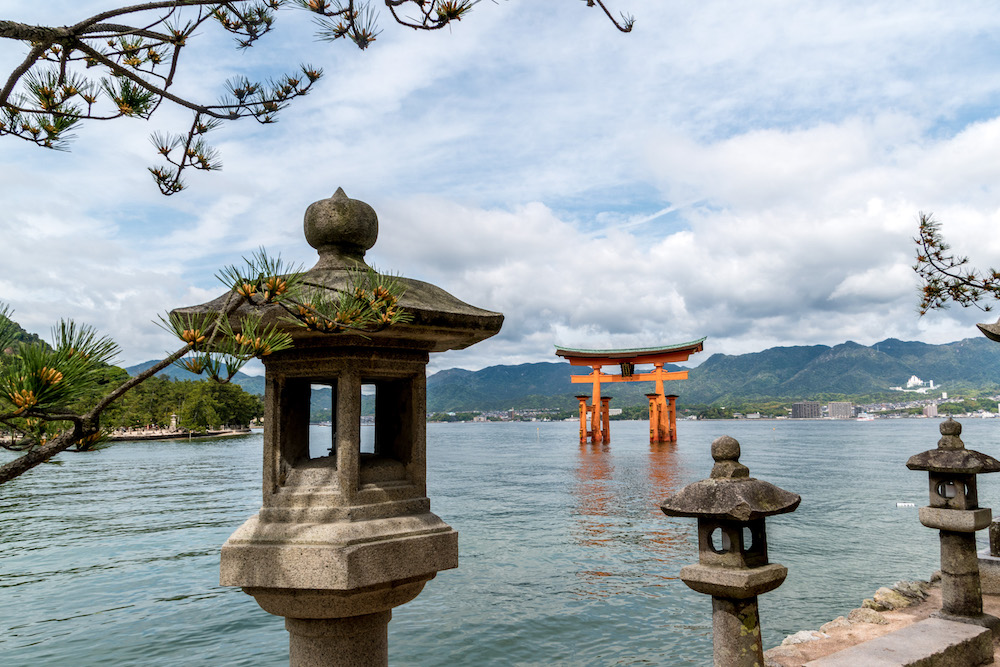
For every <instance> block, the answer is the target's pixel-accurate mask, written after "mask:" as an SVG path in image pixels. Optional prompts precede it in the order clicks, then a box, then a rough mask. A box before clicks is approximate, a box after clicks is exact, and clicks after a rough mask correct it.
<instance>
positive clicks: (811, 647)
mask: <svg viewBox="0 0 1000 667" xmlns="http://www.w3.org/2000/svg"><path fill="white" fill-rule="evenodd" d="M940 608H941V590H940V588H938V586H937V584H935V585H934V586H933V587H932V588H931V589H930V591H929V593H928V596H927V598H926V599H925V600H923V601H922V602H918V603H916V604H913V605H911V606H909V607H904V608H902V609H894V610H890V611H882V612H875V611H873V610H870V609H868V610H865V612H871V613H872V614H876V616H871V615H870V614H855V617H856V619H855V620H854V621H853V622H849V621H847V619H843V620H842V621H840V620H838V621H834V622H832V623H827V624H826V625H824V626H823V629H822V632H819V631H813V632H810V631H803V632H799V633H796V634H795V635H792V636H791V637H790V638H787V639H786V640H785V641H786V642H789V641H795V640H796V639H805V638H806V637H807V636H808V635H814V636H818V635H826V636H821V637H820V638H818V639H812V640H808V641H802V642H801V643H789V644H785V645H783V646H776V647H774V648H772V649H769V650H768V651H765V652H764V657H765V664H766V665H767V667H802V665H804V664H805V663H807V662H809V661H810V660H816V659H817V658H822V657H825V656H827V655H830V654H831V653H836V652H837V651H841V650H843V649H845V648H849V647H851V646H854V645H856V644H860V643H861V642H866V641H868V640H869V639H875V638H876V637H881V636H882V635H886V634H888V633H890V632H895V631H896V630H899V629H901V628H904V627H906V626H908V625H910V624H912V623H916V622H917V621H922V620H924V619H926V618H928V617H929V616H930V615H931V613H933V612H935V611H937V610H938V609H940ZM983 611H984V612H986V613H987V614H992V615H994V616H998V617H1000V596H998V595H984V596H983ZM860 616H868V617H869V618H870V620H881V621H882V622H876V623H872V622H864V621H863V620H862V619H861V618H858V617H860ZM763 620H764V622H765V623H766V622H767V619H763ZM993 660H994V663H995V664H1000V644H998V643H997V642H996V641H994V649H993ZM859 667H860V666H859Z"/></svg>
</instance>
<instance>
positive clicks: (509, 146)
mask: <svg viewBox="0 0 1000 667" xmlns="http://www.w3.org/2000/svg"><path fill="white" fill-rule="evenodd" d="M616 3H617V5H616V8H620V9H622V10H627V11H631V12H633V13H635V14H636V16H637V18H638V21H639V22H638V23H637V27H636V31H635V32H634V33H633V34H632V35H628V36H625V35H621V34H618V33H617V32H616V31H614V30H613V29H612V28H611V26H609V25H608V24H607V23H606V21H605V20H603V18H602V17H601V15H600V14H599V13H598V12H597V11H594V10H589V9H587V8H586V6H585V5H584V3H580V2H570V1H569V0H561V1H560V2H548V3H538V2H535V1H534V0H510V1H509V2H503V3H499V4H498V5H493V4H491V3H481V4H480V5H479V6H477V8H476V11H475V12H474V13H473V15H472V16H470V17H469V18H468V19H467V20H463V21H462V22H461V24H459V25H457V26H455V27H454V28H453V29H452V30H451V31H450V32H442V33H439V34H423V33H413V32H411V31H408V30H400V29H396V28H394V26H392V25H390V24H389V23H388V21H387V17H384V20H383V25H384V28H385V30H384V32H383V33H382V35H380V36H379V39H378V41H377V42H376V43H375V45H373V46H372V48H371V49H370V50H369V51H367V52H364V53H362V52H357V51H355V50H352V49H351V48H350V47H348V46H347V45H344V44H335V45H329V44H323V43H314V42H312V41H311V39H310V35H311V33H312V28H311V26H310V25H309V24H308V21H307V20H305V19H306V17H305V14H304V13H302V12H288V13H283V15H281V16H280V17H279V23H278V26H277V28H276V31H275V33H274V34H272V35H270V36H268V37H267V38H265V40H264V41H263V42H262V43H261V45H260V46H258V47H255V48H254V49H251V50H250V51H248V52H246V53H243V54H239V53H237V52H236V51H235V50H233V49H232V48H231V45H230V43H229V41H228V40H229V38H228V37H227V36H225V35H222V34H220V33H218V32H217V31H215V32H213V31H212V30H210V29H208V28H206V29H205V30H204V31H203V32H204V37H203V38H201V41H198V42H197V43H196V47H195V48H193V49H192V50H191V52H190V54H192V55H193V57H192V58H189V59H188V60H186V61H185V62H184V65H185V67H187V68H189V69H187V70H185V77H184V82H183V83H182V84H181V85H182V86H183V88H181V90H187V91H191V92H192V93H196V94H197V95H198V96H207V98H208V99H214V97H215V95H217V93H218V92H219V90H220V85H221V83H222V81H223V80H224V79H225V78H226V77H227V76H229V75H230V74H231V73H232V70H233V68H234V67H240V68H245V70H246V71H248V72H249V73H250V74H255V73H260V74H266V73H274V72H277V71H283V70H286V69H291V68H294V67H295V66H296V64H297V63H298V62H299V61H306V62H312V63H314V64H316V65H318V66H322V67H324V68H325V69H326V71H327V76H326V77H325V78H324V80H323V81H321V82H320V84H318V86H317V88H316V90H315V92H314V93H312V94H310V95H309V96H308V97H306V98H304V99H302V100H299V101H297V102H296V103H294V104H293V105H292V106H291V107H290V108H289V109H287V110H286V111H285V112H284V113H283V115H282V116H281V121H280V122H279V123H278V124H276V125H274V126H268V127H258V126H256V125H253V124H252V121H244V122H241V123H237V124H233V125H231V126H228V127H227V128H226V129H223V130H220V131H218V132H217V133H216V136H215V137H214V138H213V139H214V141H215V143H216V145H217V146H218V147H219V148H220V149H221V151H222V158H223V162H224V165H225V169H224V171H223V172H221V173H218V174H211V175H203V174H192V175H191V176H190V177H189V183H190V188H189V190H188V191H186V192H185V193H182V194H181V195H179V196H175V197H172V198H169V199H165V198H162V197H160V196H159V195H158V194H157V193H156V190H155V187H154V186H153V184H152V182H151V180H150V179H149V177H148V175H147V174H146V172H145V168H146V166H148V165H149V164H151V163H153V162H154V161H155V160H154V158H155V156H154V155H153V153H154V151H153V150H152V148H151V146H150V145H149V143H148V135H149V133H150V132H151V131H152V130H155V129H161V130H163V129H174V130H179V129H182V128H183V127H184V125H185V124H186V123H187V122H188V116H187V113H186V112H181V111H170V112H169V113H168V114H166V115H164V116H162V117H158V118H157V119H155V120H154V121H153V122H151V123H141V122H115V123H105V124H92V125H90V126H87V127H85V128H84V129H82V130H81V131H80V132H79V134H80V137H79V139H78V140H77V142H76V144H75V145H74V146H73V152H72V153H69V154H55V153H52V152H45V151H40V150H38V149H35V148H33V147H30V146H27V145H21V144H19V143H17V142H16V141H15V140H12V139H9V138H4V139H3V140H2V141H3V142H5V143H4V147H5V150H4V151H3V152H2V153H0V177H2V179H3V180H2V181H0V182H2V183H3V186H2V195H3V201H4V207H3V211H2V213H0V232H2V237H3V239H4V242H3V243H2V244H0V266H2V271H0V300H5V301H9V302H10V303H11V304H12V305H14V307H15V308H16V309H17V317H18V319H19V320H20V321H21V322H22V324H24V325H25V326H26V327H28V328H29V329H34V330H40V331H44V330H45V329H47V327H48V325H49V324H51V323H52V322H54V321H56V320H57V319H58V318H59V317H61V316H73V317H77V318H79V319H81V320H84V321H88V322H90V323H93V324H96V325H98V326H100V327H101V328H102V329H104V330H106V331H108V332H109V333H112V334H114V335H115V337H116V338H118V339H119V340H120V341H121V343H122V344H123V346H124V347H125V349H126V355H125V356H126V361H127V362H128V363H134V362H137V361H142V360H145V359H148V358H151V357H152V356H155V355H156V354H159V353H161V352H162V351H163V350H164V349H166V348H168V347H169V346H170V342H169V340H168V339H166V337H165V336H164V335H163V334H161V332H159V330H158V329H156V328H155V327H154V326H153V325H151V324H149V320H150V319H152V318H153V317H155V315H156V313H157V312H162V311H164V310H168V309H170V308H172V307H176V306H179V305H187V304H191V303H198V302H201V301H205V300H207V299H208V298H209V297H211V296H214V295H215V294H217V293H218V291H219V289H220V288H219V287H218V286H217V285H216V284H215V281H214V278H213V275H214V273H215V272H216V270H217V269H218V268H219V267H220V266H222V265H224V264H228V263H232V262H238V261H239V259H240V256H241V255H246V254H248V253H249V252H252V251H253V250H254V249H256V248H257V247H258V246H261V245H263V246H266V247H267V248H268V249H269V250H271V251H272V252H280V253H281V254H282V255H283V256H284V257H286V258H287V259H290V260H292V261H294V262H302V263H304V264H306V266H309V265H311V264H312V263H313V261H314V258H315V254H314V252H313V251H312V249H311V248H309V247H308V246H307V245H306V244H305V242H304V239H303V237H302V232H301V224H302V215H303V213H304V211H305V208H306V207H307V206H308V204H309V203H311V202H312V201H314V200H316V199H319V198H321V197H327V196H329V195H331V194H332V193H333V191H334V190H335V189H336V188H337V187H338V186H343V187H344V188H345V189H346V190H347V192H348V194H349V195H350V196H353V197H357V198H360V199H363V200H365V201H368V202H369V203H370V204H372V205H373V206H374V207H375V208H376V210H377V211H378V213H379V215H380V218H381V230H382V231H381V237H380V240H379V243H378V245H377V246H376V247H375V249H374V250H373V251H372V253H371V258H372V260H373V261H374V262H375V263H376V264H377V265H378V266H379V267H380V268H384V269H388V270H394V271H398V272H401V273H403V274H405V275H407V276H411V277H415V278H420V279H424V280H429V281H431V282H434V283H435V284H438V285H440V286H441V287H443V288H445V289H446V290H448V291H449V292H452V293H453V294H455V295H456V296H458V297H459V298H462V299H463V300H467V301H469V302H470V303H473V304H474V305H477V306H480V307H484V308H489V309H493V310H500V311H503V312H504V313H505V315H506V317H507V321H506V324H505V327H504V331H503V332H502V333H501V334H500V335H499V336H498V337H496V339H494V340H491V341H488V342H486V343H483V344H482V345H479V346H475V347H473V348H471V349H469V350H466V351H463V352H458V353H449V354H446V355H442V356H441V357H439V358H437V359H435V360H434V362H433V363H434V366H435V367H436V368H444V367H448V366H450V365H464V366H467V367H480V366H486V365H492V364H496V363H519V362H522V361H536V360H554V357H553V356H552V344H553V343H556V342H558V343H563V344H571V345H581V346H591V347H604V346H619V345H621V346H625V345H652V344H656V343H659V342H663V341H683V340H690V339H693V338H697V337H700V336H702V335H708V336H709V337H710V339H709V341H708V344H707V345H708V347H707V350H706V351H707V352H714V351H723V352H730V353H737V352H749V351H755V350H760V349H763V348H764V347H768V346H771V345H790V344H814V343H824V344H835V343H838V342H842V341H843V340H847V339H853V340H856V341H857V342H861V343H873V342H876V341H878V340H881V339H883V338H886V337H889V336H896V337H899V338H908V339H920V340H926V341H928V342H945V341H948V340H954V339H957V338H961V337H964V336H971V335H976V334H975V331H974V330H973V329H972V328H971V324H972V323H973V322H974V321H975V320H976V319H982V317H981V316H978V314H977V313H974V312H969V311H962V310H960V309H953V310H950V311H946V312H944V313H936V314H932V315H930V316H927V317H925V318H922V319H921V318H918V317H917V316H916V298H917V297H916V291H915V290H916V287H915V285H916V283H915V278H914V276H913V274H912V272H911V271H910V269H909V265H910V264H911V263H912V259H911V258H912V254H913V252H912V242H911V240H910V238H911V237H912V236H913V235H914V234H915V232H916V223H915V217H916V214H917V212H918V211H920V210H925V211H933V212H934V213H935V214H936V215H937V216H938V218H939V219H940V220H942V221H943V222H944V233H945V235H946V236H947V237H948V238H949V240H950V241H952V243H953V245H954V246H955V249H956V250H957V251H958V252H959V253H961V254H969V255H970V256H971V257H972V259H973V261H974V262H976V263H977V264H980V265H991V264H992V265H1000V238H998V236H1000V235H998V234H996V233H995V230H996V229H997V222H998V216H1000V193H998V191H997V186H996V183H997V182H998V177H1000V157H998V156H1000V150H998V147H1000V146H998V144H1000V119H998V115H1000V114H998V113H997V111H996V109H997V105H998V104H1000V59H998V57H997V55H996V53H994V49H993V42H992V35H995V34H996V32H997V30H998V29H1000V25H998V24H1000V12H998V11H997V10H996V9H995V8H994V6H993V4H992V3H962V4H960V5H955V4H953V3H943V2H933V1H926V2H888V3H880V4H877V5H872V4H871V3H861V2H849V3H835V4H831V3H823V2H819V1H814V2H787V1H780V0H770V1H768V0H765V1H763V2H755V3H742V4H740V3H737V4H734V3H726V2H721V1H717V2H705V3H699V4H697V5H690V6H681V5H677V4H675V3H634V2H630V0H616ZM106 4H107V3H105V2H98V1H96V0H95V2H92V3H88V4H87V5H81V4H80V3H72V5H71V4H70V3H47V4H46V3H28V4H25V3H13V2H0V16H3V17H4V18H10V19H15V20H34V21H39V22H44V21H46V20H48V21H50V22H54V23H57V24H58V23H63V22H65V18H63V17H64V16H65V15H66V13H67V12H70V14H71V15H73V16H76V15H77V14H79V15H80V16H83V15H86V13H87V11H89V10H92V9H93V8H94V7H104V6H106ZM22 53H23V50H21V49H18V48H12V47H10V46H9V45H0V63H2V66H3V67H6V68H7V69H8V70H10V69H11V68H12V67H13V65H14V63H16V62H17V61H18V58H19V57H21V56H20V55H19V54H22ZM29 278H30V279H29Z"/></svg>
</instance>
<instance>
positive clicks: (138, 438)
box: [107, 428, 253, 442]
mask: <svg viewBox="0 0 1000 667" xmlns="http://www.w3.org/2000/svg"><path fill="white" fill-rule="evenodd" d="M250 433H253V430H252V429H249V428H247V429H235V430H234V429H225V430H219V431H205V432H203V433H195V432H189V431H150V432H146V433H143V432H139V433H130V434H126V435H110V436H108V437H107V442H145V441H149V440H181V439H191V440H205V439H207V438H229V437H235V436H239V435H249V434H250Z"/></svg>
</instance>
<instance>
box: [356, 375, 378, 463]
mask: <svg viewBox="0 0 1000 667" xmlns="http://www.w3.org/2000/svg"><path fill="white" fill-rule="evenodd" d="M377 410H378V387H376V386H375V385H374V384H372V383H370V382H365V383H363V384H362V385H361V442H360V443H359V446H360V451H361V453H362V454H375V424H376V423H377V422H378V412H377ZM366 416H367V417H370V418H371V419H370V421H369V420H368V419H366Z"/></svg>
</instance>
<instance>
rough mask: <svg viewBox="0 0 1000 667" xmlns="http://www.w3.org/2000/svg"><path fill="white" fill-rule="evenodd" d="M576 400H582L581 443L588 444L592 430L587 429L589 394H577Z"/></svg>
mask: <svg viewBox="0 0 1000 667" xmlns="http://www.w3.org/2000/svg"><path fill="white" fill-rule="evenodd" d="M576 400H578V401H580V444H581V445H585V444H587V436H588V435H590V431H588V430H587V396H586V395H583V396H577V397H576Z"/></svg>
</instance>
